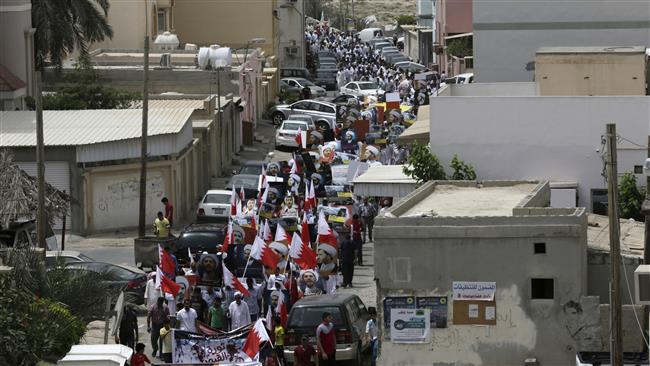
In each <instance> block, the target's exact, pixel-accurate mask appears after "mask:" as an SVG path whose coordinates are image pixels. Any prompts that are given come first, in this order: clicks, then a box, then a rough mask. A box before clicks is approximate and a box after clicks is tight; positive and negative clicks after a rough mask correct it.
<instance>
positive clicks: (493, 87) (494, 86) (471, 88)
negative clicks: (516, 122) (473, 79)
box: [445, 82, 538, 97]
mask: <svg viewBox="0 0 650 366" xmlns="http://www.w3.org/2000/svg"><path fill="white" fill-rule="evenodd" d="M537 94H538V87H537V84H536V83H532V82H519V83H472V84H449V93H447V94H445V95H447V96H454V97H489V96H499V97H508V96H511V97H521V96H534V95H537Z"/></svg>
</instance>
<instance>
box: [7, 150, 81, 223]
mask: <svg viewBox="0 0 650 366" xmlns="http://www.w3.org/2000/svg"><path fill="white" fill-rule="evenodd" d="M17 164H18V166H19V167H20V169H22V170H24V171H25V172H26V173H27V174H29V175H31V176H32V177H36V175H37V171H36V162H19V163H17ZM45 181H46V182H48V183H49V184H51V185H52V186H53V187H54V188H56V189H58V190H60V191H66V193H68V194H70V165H69V164H68V162H67V161H47V162H45ZM65 226H66V230H70V228H71V227H72V218H71V217H70V215H68V217H67V219H66V224H65ZM61 227H62V220H61V219H57V220H55V221H54V227H53V228H54V230H60V229H61ZM57 234H59V233H58V232H57Z"/></svg>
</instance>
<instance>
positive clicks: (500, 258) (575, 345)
mask: <svg viewBox="0 0 650 366" xmlns="http://www.w3.org/2000/svg"><path fill="white" fill-rule="evenodd" d="M550 198H551V192H550V185H549V182H547V181H542V182H537V181H483V182H482V183H481V184H480V185H477V183H476V182H459V181H453V182H452V181H440V182H429V183H426V184H425V185H423V186H421V187H420V188H419V189H418V190H416V191H414V192H413V193H411V194H410V195H409V196H407V197H406V198H404V199H402V200H401V201H399V202H398V203H397V204H395V205H394V206H393V207H392V208H391V209H390V210H388V211H386V212H385V213H384V214H382V215H380V217H378V218H377V219H376V221H375V229H374V230H375V244H374V245H375V247H374V255H375V281H376V284H377V300H378V301H377V302H378V304H381V305H380V306H379V321H380V322H382V324H383V326H384V328H383V329H382V331H383V333H382V335H383V337H384V339H383V343H382V345H381V347H382V350H381V356H380V359H379V364H381V365H423V364H434V365H451V364H462V365H522V364H524V361H527V362H528V363H530V364H537V365H568V364H571V363H572V362H573V360H575V353H576V352H577V351H580V350H583V351H588V350H592V351H599V350H603V349H604V348H605V347H606V344H607V343H608V341H609V335H608V329H607V315H606V314H607V311H608V309H607V306H606V305H601V304H600V301H601V300H602V299H599V297H598V296H589V295H591V294H590V293H589V283H588V280H589V275H588V272H589V271H588V260H587V258H588V257H587V252H588V246H587V214H586V210H585V209H584V208H561V209H556V208H548V205H549V202H550ZM391 309H397V311H398V312H399V311H403V309H430V310H431V314H432V315H431V318H430V325H429V326H430V327H431V329H430V333H429V334H428V337H422V338H417V336H418V334H417V332H415V337H414V338H413V339H411V340H412V341H415V343H410V344H405V343H402V342H404V341H409V339H401V340H398V339H397V337H398V336H399V335H400V334H399V333H397V332H398V330H399V328H400V327H398V324H394V323H392V320H393V319H392V318H390V317H391V315H389V314H390V313H391V312H390V310H391ZM633 309H634V310H636V311H640V307H638V306H637V307H634V306H630V305H626V306H625V307H624V319H625V321H624V322H625V325H624V327H625V329H626V339H625V340H624V347H625V350H638V349H639V347H640V344H641V343H640V337H639V332H638V330H637V331H635V329H638V326H637V325H636V323H635V322H634V317H633V315H632V310H633ZM387 317H388V318H387ZM394 331H395V332H396V333H395V334H393V332H394ZM394 337H395V338H394Z"/></svg>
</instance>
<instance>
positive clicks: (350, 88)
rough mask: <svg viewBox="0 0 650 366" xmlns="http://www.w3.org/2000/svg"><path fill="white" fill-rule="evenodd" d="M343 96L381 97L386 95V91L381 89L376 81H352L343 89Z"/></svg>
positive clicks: (341, 91)
mask: <svg viewBox="0 0 650 366" xmlns="http://www.w3.org/2000/svg"><path fill="white" fill-rule="evenodd" d="M340 93H341V94H351V95H354V96H356V97H365V96H369V95H372V96H375V97H376V96H379V95H382V94H384V93H385V91H384V90H382V89H379V87H378V86H377V83H375V82H374V81H351V82H349V83H347V84H345V85H344V86H342V87H341V90H340Z"/></svg>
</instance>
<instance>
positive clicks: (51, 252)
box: [45, 250, 81, 257]
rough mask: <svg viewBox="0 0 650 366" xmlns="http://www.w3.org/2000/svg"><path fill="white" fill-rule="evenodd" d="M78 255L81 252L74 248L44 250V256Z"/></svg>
mask: <svg viewBox="0 0 650 366" xmlns="http://www.w3.org/2000/svg"><path fill="white" fill-rule="evenodd" d="M80 255H81V252H77V251H76V250H48V251H46V252H45V256H46V257H56V256H61V257H79V256H80Z"/></svg>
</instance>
